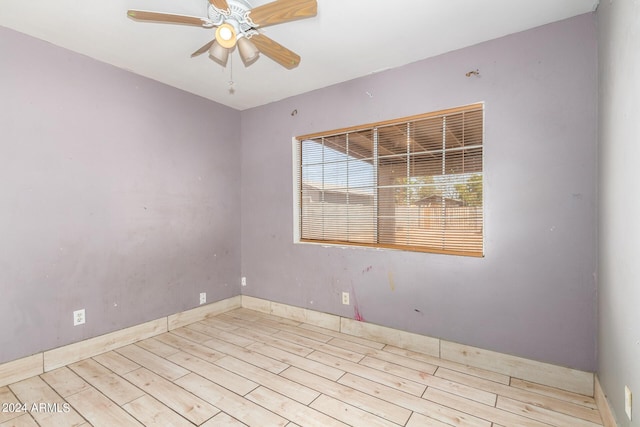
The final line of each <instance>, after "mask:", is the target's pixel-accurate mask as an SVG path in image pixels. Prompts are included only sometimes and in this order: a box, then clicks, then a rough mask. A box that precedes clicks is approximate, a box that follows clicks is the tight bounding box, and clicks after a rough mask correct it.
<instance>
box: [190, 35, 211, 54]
mask: <svg viewBox="0 0 640 427" xmlns="http://www.w3.org/2000/svg"><path fill="white" fill-rule="evenodd" d="M215 41H216V39H213V40H211V41H210V42H209V43H207V44H205V45H204V46H202V47H201V48H200V49H198V50H196V51H195V52H193V53H192V54H191V57H192V58H193V57H194V56H198V55H202V54H203V53H205V52H207V51H208V50H209V49H211V46H213V43H214V42H215Z"/></svg>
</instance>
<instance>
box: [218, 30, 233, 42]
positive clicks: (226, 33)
mask: <svg viewBox="0 0 640 427" xmlns="http://www.w3.org/2000/svg"><path fill="white" fill-rule="evenodd" d="M232 37H233V33H232V32H231V30H230V29H228V28H226V27H223V28H220V38H221V39H222V40H225V41H227V40H231V38H232Z"/></svg>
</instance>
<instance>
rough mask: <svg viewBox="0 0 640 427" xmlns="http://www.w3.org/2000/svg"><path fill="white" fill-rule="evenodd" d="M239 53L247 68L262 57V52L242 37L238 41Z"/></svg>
mask: <svg viewBox="0 0 640 427" xmlns="http://www.w3.org/2000/svg"><path fill="white" fill-rule="evenodd" d="M238 53H240V58H242V62H244V65H245V66H247V67H248V66H249V65H251V64H253V63H254V62H256V61H257V60H258V58H259V57H260V51H259V50H258V48H257V47H256V45H255V44H253V42H252V41H251V40H249V39H248V38H246V37H240V38H239V39H238Z"/></svg>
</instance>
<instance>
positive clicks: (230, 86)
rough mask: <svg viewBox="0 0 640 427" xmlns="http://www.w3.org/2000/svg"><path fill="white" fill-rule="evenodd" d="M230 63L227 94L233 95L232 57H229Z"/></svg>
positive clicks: (234, 90)
mask: <svg viewBox="0 0 640 427" xmlns="http://www.w3.org/2000/svg"><path fill="white" fill-rule="evenodd" d="M229 60H230V63H229V72H230V74H231V75H230V77H229V78H230V80H229V94H231V95H233V94H234V93H235V92H236V89H235V88H234V87H233V85H234V83H235V82H234V81H233V56H231V58H230V59H229Z"/></svg>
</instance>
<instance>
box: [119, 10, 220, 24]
mask: <svg viewBox="0 0 640 427" xmlns="http://www.w3.org/2000/svg"><path fill="white" fill-rule="evenodd" d="M127 15H128V16H129V17H130V18H133V19H136V20H138V21H154V22H167V23H170V24H186V25H195V26H198V27H210V26H211V25H210V23H209V21H208V20H206V19H204V18H199V17H197V16H187V15H174V14H172V13H162V12H148V11H146V10H128V11H127Z"/></svg>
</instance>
